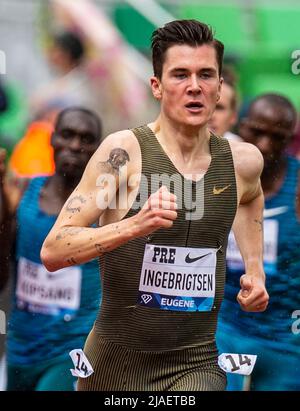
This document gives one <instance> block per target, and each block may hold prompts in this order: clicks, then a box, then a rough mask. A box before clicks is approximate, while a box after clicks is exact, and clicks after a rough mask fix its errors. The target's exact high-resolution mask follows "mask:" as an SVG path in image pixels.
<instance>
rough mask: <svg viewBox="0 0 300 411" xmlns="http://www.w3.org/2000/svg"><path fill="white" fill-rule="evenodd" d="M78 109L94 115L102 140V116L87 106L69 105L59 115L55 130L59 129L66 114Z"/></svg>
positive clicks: (98, 134) (98, 133) (99, 136)
mask: <svg viewBox="0 0 300 411" xmlns="http://www.w3.org/2000/svg"><path fill="white" fill-rule="evenodd" d="M76 111H79V112H80V113H83V114H87V115H88V116H90V117H92V118H93V119H94V120H95V122H96V124H97V137H98V138H99V140H101V139H102V122H101V120H100V117H99V116H98V114H96V113H95V112H94V111H92V110H89V109H87V108H85V107H81V106H72V107H67V108H65V109H64V110H62V111H61V112H60V113H59V114H58V116H57V119H56V122H55V130H54V132H56V131H57V130H58V129H59V127H60V124H61V122H62V120H63V118H64V116H65V115H66V114H68V113H72V112H76Z"/></svg>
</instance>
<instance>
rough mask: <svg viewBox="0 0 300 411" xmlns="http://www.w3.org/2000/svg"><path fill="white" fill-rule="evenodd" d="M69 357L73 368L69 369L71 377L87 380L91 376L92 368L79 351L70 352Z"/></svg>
mask: <svg viewBox="0 0 300 411" xmlns="http://www.w3.org/2000/svg"><path fill="white" fill-rule="evenodd" d="M69 355H70V357H71V359H72V361H73V364H74V368H72V369H70V371H71V374H72V375H73V377H80V378H87V377H89V376H90V375H91V374H93V372H94V370H93V367H92V366H91V364H90V362H89V360H88V359H87V358H86V356H85V354H84V352H83V351H82V350H81V349H75V350H72V351H70V352H69Z"/></svg>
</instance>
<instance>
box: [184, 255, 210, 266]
mask: <svg viewBox="0 0 300 411" xmlns="http://www.w3.org/2000/svg"><path fill="white" fill-rule="evenodd" d="M210 254H212V253H207V254H204V255H200V256H199V257H195V258H191V257H190V253H188V255H187V256H186V257H185V262H186V263H188V264H190V263H194V262H195V261H198V260H200V259H201V258H204V257H206V256H207V255H210Z"/></svg>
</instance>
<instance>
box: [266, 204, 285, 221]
mask: <svg viewBox="0 0 300 411" xmlns="http://www.w3.org/2000/svg"><path fill="white" fill-rule="evenodd" d="M288 209H289V207H288V206H282V207H275V208H267V209H264V218H269V217H275V216H276V215H280V214H284V213H286V212H287V210H288Z"/></svg>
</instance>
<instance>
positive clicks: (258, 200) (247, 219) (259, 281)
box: [233, 143, 269, 311]
mask: <svg viewBox="0 0 300 411" xmlns="http://www.w3.org/2000/svg"><path fill="white" fill-rule="evenodd" d="M241 144H242V146H241ZM239 145H240V147H239V149H238V156H237V155H236V156H235V157H236V158H237V157H238V160H237V161H236V164H235V166H236V176H237V186H238V190H239V197H240V201H239V205H238V209H237V214H236V217H235V220H234V224H233V232H234V235H235V239H236V242H237V244H238V247H239V249H240V252H241V255H242V257H243V260H244V264H245V274H244V275H242V276H241V279H240V285H241V290H240V292H239V294H238V296H237V300H238V302H239V304H240V306H241V308H242V309H243V310H245V311H264V310H265V309H266V307H267V305H268V300H269V296H268V293H267V291H266V288H265V273H264V268H263V209H264V195H263V191H262V188H261V184H260V175H261V172H262V169H263V158H262V156H261V154H260V152H259V151H258V150H257V148H256V147H254V146H253V145H250V144H246V143H239Z"/></svg>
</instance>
